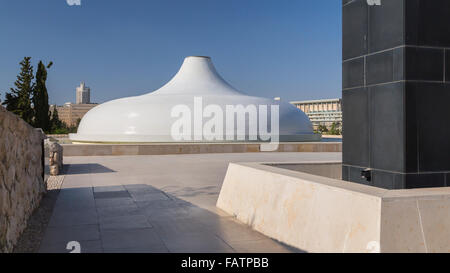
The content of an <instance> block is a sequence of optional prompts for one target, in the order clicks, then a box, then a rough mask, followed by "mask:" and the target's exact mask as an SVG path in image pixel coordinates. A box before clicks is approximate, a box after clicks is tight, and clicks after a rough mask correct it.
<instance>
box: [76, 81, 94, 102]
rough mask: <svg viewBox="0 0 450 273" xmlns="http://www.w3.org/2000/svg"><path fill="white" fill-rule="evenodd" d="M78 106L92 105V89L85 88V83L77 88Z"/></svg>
mask: <svg viewBox="0 0 450 273" xmlns="http://www.w3.org/2000/svg"><path fill="white" fill-rule="evenodd" d="M76 90H77V91H76V92H77V101H76V103H77V104H90V103H91V89H90V88H89V87H87V86H85V84H84V82H82V83H81V84H80V86H78V87H77V89H76Z"/></svg>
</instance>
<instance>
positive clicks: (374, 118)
mask: <svg viewBox="0 0 450 273" xmlns="http://www.w3.org/2000/svg"><path fill="white" fill-rule="evenodd" d="M369 94H370V99H369V103H370V111H371V112H370V118H369V120H370V124H371V126H372V128H371V132H372V134H371V137H370V147H371V167H372V168H374V169H381V170H387V171H394V172H404V155H405V150H404V148H405V147H404V145H403V144H404V139H405V133H404V132H405V127H404V124H405V117H404V111H403V103H404V83H403V82H397V83H390V84H383V85H376V86H372V87H369Z"/></svg>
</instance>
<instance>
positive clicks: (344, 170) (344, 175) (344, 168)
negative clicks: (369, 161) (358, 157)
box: [342, 165, 348, 181]
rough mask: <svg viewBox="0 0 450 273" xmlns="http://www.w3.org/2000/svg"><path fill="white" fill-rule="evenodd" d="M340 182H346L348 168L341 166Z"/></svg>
mask: <svg viewBox="0 0 450 273" xmlns="http://www.w3.org/2000/svg"><path fill="white" fill-rule="evenodd" d="M342 180H345V181H348V166H346V165H342Z"/></svg>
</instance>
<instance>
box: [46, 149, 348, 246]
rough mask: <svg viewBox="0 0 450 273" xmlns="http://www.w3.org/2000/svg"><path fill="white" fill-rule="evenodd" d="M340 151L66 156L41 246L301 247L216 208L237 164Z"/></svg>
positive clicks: (337, 156)
mask: <svg viewBox="0 0 450 273" xmlns="http://www.w3.org/2000/svg"><path fill="white" fill-rule="evenodd" d="M340 158H341V154H340V153H258V154H201V155H165V156H121V157H119V156H118V157H115V156H105V157H66V158H65V159H64V160H65V164H70V166H69V168H68V173H67V175H66V177H65V179H64V183H63V186H62V189H61V192H60V194H59V197H58V200H57V201H56V204H55V208H54V211H53V215H52V217H51V219H50V223H49V225H48V227H47V230H46V233H45V236H44V239H43V241H42V243H41V246H40V252H69V250H66V245H67V243H68V242H69V241H78V242H79V243H80V244H81V252H158V253H159V252H295V251H296V250H295V249H292V248H290V247H287V246H285V245H282V244H280V243H278V242H276V241H274V240H271V239H270V238H268V237H266V236H264V235H262V234H260V233H258V232H255V231H253V230H251V229H250V228H248V227H247V226H245V225H242V224H240V223H238V222H237V221H235V220H234V219H233V218H232V217H230V216H229V215H227V214H225V213H224V212H222V211H220V210H219V209H217V208H216V207H215V204H216V201H217V198H218V195H219V193H220V188H221V185H222V181H223V178H224V176H225V173H226V169H227V166H228V163H229V162H245V161H247V162H249V161H254V162H271V161H272V162H274V161H276V162H293V161H310V160H315V161H320V160H339V159H340Z"/></svg>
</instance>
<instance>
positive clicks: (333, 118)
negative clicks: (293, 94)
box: [291, 99, 342, 129]
mask: <svg viewBox="0 0 450 273" xmlns="http://www.w3.org/2000/svg"><path fill="white" fill-rule="evenodd" d="M291 104H293V105H295V106H296V107H297V108H298V109H300V110H302V111H303V112H305V114H306V115H308V117H309V119H310V120H311V122H312V124H313V126H314V129H317V127H318V126H319V125H325V126H326V127H327V128H330V127H331V125H332V124H333V123H336V124H338V125H339V126H338V127H339V128H342V99H325V100H309V101H292V102H291Z"/></svg>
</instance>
